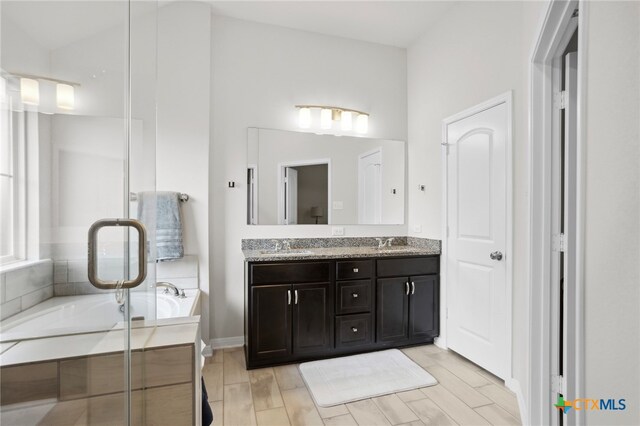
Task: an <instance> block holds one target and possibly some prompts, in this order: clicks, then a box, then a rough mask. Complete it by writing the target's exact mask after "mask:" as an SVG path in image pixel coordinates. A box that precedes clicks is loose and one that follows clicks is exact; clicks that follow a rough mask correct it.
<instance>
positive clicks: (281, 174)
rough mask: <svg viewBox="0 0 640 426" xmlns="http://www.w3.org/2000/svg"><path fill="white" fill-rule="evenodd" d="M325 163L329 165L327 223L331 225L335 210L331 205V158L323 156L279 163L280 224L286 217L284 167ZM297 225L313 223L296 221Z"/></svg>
mask: <svg viewBox="0 0 640 426" xmlns="http://www.w3.org/2000/svg"><path fill="white" fill-rule="evenodd" d="M323 164H326V165H327V186H328V188H327V224H329V225H331V215H332V210H333V209H332V206H331V200H332V199H333V198H332V196H331V188H332V184H331V158H321V159H318V160H295V161H284V162H282V163H278V166H277V167H278V168H277V171H276V173H277V180H278V225H284V223H282V222H281V219H282V218H283V217H284V191H283V189H282V187H283V183H284V169H285V168H287V167H299V166H320V165H323ZM295 225H302V226H305V225H311V224H300V223H296V224H295ZM295 225H292V226H295Z"/></svg>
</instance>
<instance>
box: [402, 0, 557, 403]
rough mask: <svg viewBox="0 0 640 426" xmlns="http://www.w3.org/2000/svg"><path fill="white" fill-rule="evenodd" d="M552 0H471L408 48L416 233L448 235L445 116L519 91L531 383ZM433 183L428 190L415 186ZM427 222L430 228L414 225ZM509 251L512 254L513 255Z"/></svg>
mask: <svg viewBox="0 0 640 426" xmlns="http://www.w3.org/2000/svg"><path fill="white" fill-rule="evenodd" d="M544 6H545V4H544V3H542V2H540V3H534V2H531V3H525V2H465V3H461V4H459V5H457V6H455V7H453V8H451V10H450V11H449V12H448V14H447V15H446V16H443V17H442V18H441V19H440V20H439V21H438V23H437V24H436V26H435V27H433V28H432V29H430V30H429V31H428V32H427V33H426V34H425V35H424V36H422V37H421V38H420V39H419V40H418V41H417V42H415V43H414V44H413V45H412V46H410V47H409V49H408V65H407V67H408V89H409V90H408V93H409V94H408V102H409V118H408V121H409V124H408V125H409V188H410V191H408V193H409V235H412V236H422V237H429V238H435V239H441V238H442V233H441V224H442V217H441V211H442V190H441V188H442V179H441V173H442V164H441V146H440V143H441V138H442V120H443V119H444V118H445V117H447V116H449V115H452V114H454V113H457V112H459V111H462V110H464V109H466V108H469V107H471V106H474V105H476V104H478V103H480V102H482V101H485V100H487V99H489V98H492V97H494V96H496V95H499V94H501V93H504V92H506V91H508V90H513V94H514V98H513V99H514V111H513V112H514V115H513V117H514V133H513V143H514V150H513V151H514V158H513V159H514V168H513V169H514V185H513V188H514V194H513V199H514V253H513V255H514V277H513V278H514V279H513V317H514V318H513V330H514V333H513V356H514V363H513V372H512V373H513V377H514V378H515V379H516V380H518V381H519V382H520V386H521V388H522V390H523V392H524V393H525V394H526V392H527V390H528V385H527V384H528V341H529V337H528V332H527V330H528V300H529V298H528V288H527V283H528V243H529V242H528V234H529V228H528V226H529V220H528V216H529V214H528V184H529V183H528V170H527V152H528V143H529V142H528V137H527V135H528V129H527V114H528V70H529V62H528V61H529V54H530V52H531V48H532V44H533V38H534V36H535V34H536V30H537V25H538V22H539V21H540V19H541V14H542V13H543V11H544ZM419 184H425V185H426V191H425V192H417V191H415V190H413V188H416V187H417V186H418V185H419ZM416 225H418V226H421V227H422V233H417V232H414V231H413V230H414V227H415V226H416ZM507 255H509V254H507Z"/></svg>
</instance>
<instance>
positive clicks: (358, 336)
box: [245, 247, 440, 369]
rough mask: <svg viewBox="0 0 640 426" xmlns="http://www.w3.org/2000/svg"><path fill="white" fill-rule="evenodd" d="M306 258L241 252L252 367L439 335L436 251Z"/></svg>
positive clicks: (339, 251) (316, 253)
mask: <svg viewBox="0 0 640 426" xmlns="http://www.w3.org/2000/svg"><path fill="white" fill-rule="evenodd" d="M294 253H295V252H294ZM304 253H305V255H304V256H296V255H295V254H293V255H291V256H287V253H286V252H285V253H277V254H270V253H268V252H267V253H266V254H265V252H264V251H263V252H259V251H255V250H254V251H253V252H247V251H245V257H246V259H247V261H246V262H245V263H246V271H245V272H246V273H245V277H246V286H247V287H246V292H245V342H246V346H245V350H246V358H247V367H248V368H249V369H251V368H257V367H264V366H268V365H276V364H284V363H291V362H300V361H307V360H312V359H320V358H327V357H333V356H340V355H346V354H352V353H360V352H367V351H374V350H379V349H385V348H394V347H401V346H408V345H415V344H424V343H430V342H433V339H434V338H435V337H437V336H438V334H439V268H440V256H439V247H438V250H428V249H425V248H411V247H404V248H402V247H399V248H396V249H395V250H384V251H381V250H376V249H372V248H369V247H343V248H322V249H315V250H313V249H312V250H307V251H305V252H304ZM310 253H311V254H310Z"/></svg>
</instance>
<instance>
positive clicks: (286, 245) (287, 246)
mask: <svg viewBox="0 0 640 426" xmlns="http://www.w3.org/2000/svg"><path fill="white" fill-rule="evenodd" d="M282 250H291V241H289V240H284V241H283V242H282Z"/></svg>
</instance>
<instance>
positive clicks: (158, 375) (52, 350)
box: [0, 318, 200, 424]
mask: <svg viewBox="0 0 640 426" xmlns="http://www.w3.org/2000/svg"><path fill="white" fill-rule="evenodd" d="M197 320H198V318H192V322H191V323H182V324H166V325H161V323H157V324H153V325H152V326H151V327H144V328H136V329H133V330H132V351H133V352H132V363H133V367H134V369H133V371H132V383H131V386H132V390H133V391H134V392H133V396H134V402H133V408H134V410H140V409H143V410H145V411H144V414H143V413H137V414H136V415H134V418H135V419H136V421H135V422H134V423H135V424H142V423H141V422H139V421H140V420H141V419H146V421H147V423H148V424H193V423H194V416H195V414H196V413H197V412H198V411H197V409H196V407H197V404H199V403H200V400H199V399H198V398H195V396H197V395H199V391H200V381H199V377H198V375H197V374H195V372H197V371H199V370H200V369H199V364H200V357H199V355H197V354H198V353H199V349H200V348H199V346H200V332H199V323H198V321H197ZM86 338H89V340H91V341H92V342H91V343H92V344H91V345H90V346H87V345H86V344H85V345H84V346H86V347H88V348H89V350H84V351H79V352H78V350H80V349H82V348H81V347H80V346H82V345H81V343H82V342H81V340H84V339H86ZM123 338H124V336H123V332H122V330H119V331H116V330H114V331H110V332H106V333H96V334H92V335H87V336H84V338H83V336H65V337H59V338H51V339H36V340H33V341H28V342H20V343H18V344H17V345H15V346H14V347H12V348H10V349H9V350H8V351H7V352H6V353H5V354H3V357H2V360H3V366H2V375H1V387H0V391H1V400H2V406H3V407H2V412H1V414H0V416H1V419H0V421H1V422H2V423H3V424H4V423H5V422H6V423H7V424H18V423H25V424H93V423H96V424H114V423H116V422H118V421H120V420H121V419H122V417H123V415H124V413H122V412H121V408H122V407H123V403H124V400H123V397H124V394H123V393H122V392H123V390H124V388H125V386H124V380H123V375H122V372H123V368H124V357H123V354H122V345H123ZM69 339H76V341H75V342H71V341H70V340H69ZM38 340H42V342H38ZM21 345H26V346H25V347H23V348H20V346H21ZM29 345H31V347H27V346H29ZM34 345H36V346H34ZM37 346H39V347H40V349H41V350H40V351H39V352H40V358H38V357H34V353H33V352H34V349H37ZM45 348H48V349H45ZM84 349H87V348H84ZM12 352H13V357H11V356H9V354H11V353H12ZM44 354H47V355H48V356H46V357H45V356H44ZM25 355H28V356H25ZM11 358H13V359H11ZM5 360H6V361H7V362H4V361H5ZM16 361H17V362H16ZM140 397H142V398H144V404H142V401H141V400H139V399H137V398H140ZM30 401H32V402H31V403H29V402H30ZM11 404H14V405H11ZM18 419H20V420H18ZM25 419H28V420H25Z"/></svg>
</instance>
